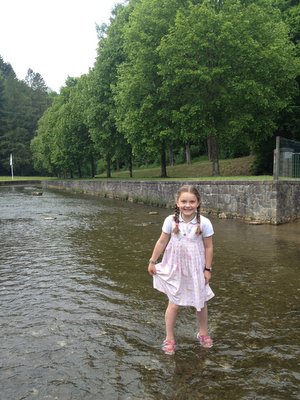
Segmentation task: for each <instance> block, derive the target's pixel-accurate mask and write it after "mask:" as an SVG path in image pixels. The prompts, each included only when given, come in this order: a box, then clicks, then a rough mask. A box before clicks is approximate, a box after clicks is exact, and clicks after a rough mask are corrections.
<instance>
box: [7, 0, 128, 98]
mask: <svg viewBox="0 0 300 400" xmlns="http://www.w3.org/2000/svg"><path fill="white" fill-rule="evenodd" d="M123 2H124V1H122V0H7V1H4V2H2V4H1V11H0V55H1V56H2V58H3V60H4V62H6V63H10V64H11V66H12V68H13V69H14V71H15V73H16V75H17V77H18V79H20V80H21V79H25V76H26V74H27V71H28V69H29V68H31V69H32V70H33V71H34V72H35V73H39V74H40V75H41V76H42V77H43V79H44V81H45V83H46V85H47V86H48V87H50V89H52V90H55V91H56V92H59V89H60V87H61V86H64V85H65V81H66V79H67V77H68V76H71V77H79V76H80V75H82V74H85V73H87V72H88V71H89V69H90V68H91V67H93V65H94V62H95V57H96V50H97V44H98V39H97V32H96V24H98V25H101V24H102V23H109V18H110V16H111V11H112V9H113V8H114V6H115V5H116V4H118V3H123Z"/></svg>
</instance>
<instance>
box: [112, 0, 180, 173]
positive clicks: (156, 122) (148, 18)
mask: <svg viewBox="0 0 300 400" xmlns="http://www.w3.org/2000/svg"><path fill="white" fill-rule="evenodd" d="M187 4H188V2H187V1H184V0H141V1H140V2H138V3H137V4H136V6H135V8H134V9H133V11H132V13H131V15H130V18H129V22H128V24H127V25H126V26H125V28H124V35H125V36H124V37H125V45H124V47H125V53H126V61H125V62H124V63H123V64H122V65H120V67H119V78H118V82H117V85H116V88H115V99H116V103H117V111H118V113H117V126H118V129H120V130H121V131H122V132H124V134H125V136H126V138H127V139H128V141H129V143H130V144H131V145H132V147H133V152H134V154H135V153H143V154H145V153H146V154H147V153H148V154H152V155H155V154H157V153H158V152H159V153H160V155H161V176H162V177H166V176H167V171H166V146H167V143H168V142H172V140H173V136H174V132H173V131H172V128H171V127H170V125H169V123H168V122H169V121H168V119H167V118H166V110H167V109H168V101H166V99H165V98H164V97H162V96H161V94H160V87H161V84H162V78H161V76H160V75H159V74H158V69H157V66H158V64H159V62H160V56H159V53H158V51H157V49H158V46H159V44H160V41H161V39H162V38H163V37H164V35H166V34H167V32H168V30H169V28H170V27H171V26H172V24H173V21H174V18H175V15H176V12H177V10H178V8H180V7H183V6H185V5H187Z"/></svg>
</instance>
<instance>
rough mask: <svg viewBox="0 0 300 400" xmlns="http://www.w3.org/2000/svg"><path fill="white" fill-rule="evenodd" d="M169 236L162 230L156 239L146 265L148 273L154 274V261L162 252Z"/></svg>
mask: <svg viewBox="0 0 300 400" xmlns="http://www.w3.org/2000/svg"><path fill="white" fill-rule="evenodd" d="M170 236H171V235H169V234H168V233H165V232H162V233H161V235H160V237H159V239H158V241H157V242H156V244H155V246H154V249H153V253H152V256H151V258H150V261H149V265H148V272H149V274H150V275H155V274H156V268H155V263H156V261H157V260H158V258H159V256H160V255H161V254H162V252H163V251H164V250H165V248H166V246H167V244H168V242H169V239H170Z"/></svg>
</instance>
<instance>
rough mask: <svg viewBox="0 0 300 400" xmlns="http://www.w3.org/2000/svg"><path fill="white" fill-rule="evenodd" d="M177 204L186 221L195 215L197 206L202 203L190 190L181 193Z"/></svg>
mask: <svg viewBox="0 0 300 400" xmlns="http://www.w3.org/2000/svg"><path fill="white" fill-rule="evenodd" d="M176 204H177V207H178V208H179V210H180V212H181V216H182V218H183V219H184V221H185V222H189V221H191V220H192V219H193V218H194V217H195V215H196V213H197V207H198V206H199V205H200V203H199V201H198V199H197V197H196V196H195V195H194V194H193V193H190V192H183V193H181V194H180V195H179V197H178V199H177V202H176Z"/></svg>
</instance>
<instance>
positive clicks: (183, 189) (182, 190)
mask: <svg viewBox="0 0 300 400" xmlns="http://www.w3.org/2000/svg"><path fill="white" fill-rule="evenodd" d="M182 193H192V194H193V195H195V196H196V198H197V200H198V203H199V205H198V207H197V214H196V221H197V229H196V234H197V235H201V233H202V232H201V228H200V205H201V197H200V194H199V192H198V190H197V188H196V187H195V186H193V185H184V186H181V188H179V189H178V191H177V193H176V204H175V209H174V222H175V227H174V229H173V233H175V234H178V233H179V232H180V229H179V215H180V210H179V207H178V206H177V202H178V199H179V197H180V195H181V194H182Z"/></svg>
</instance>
